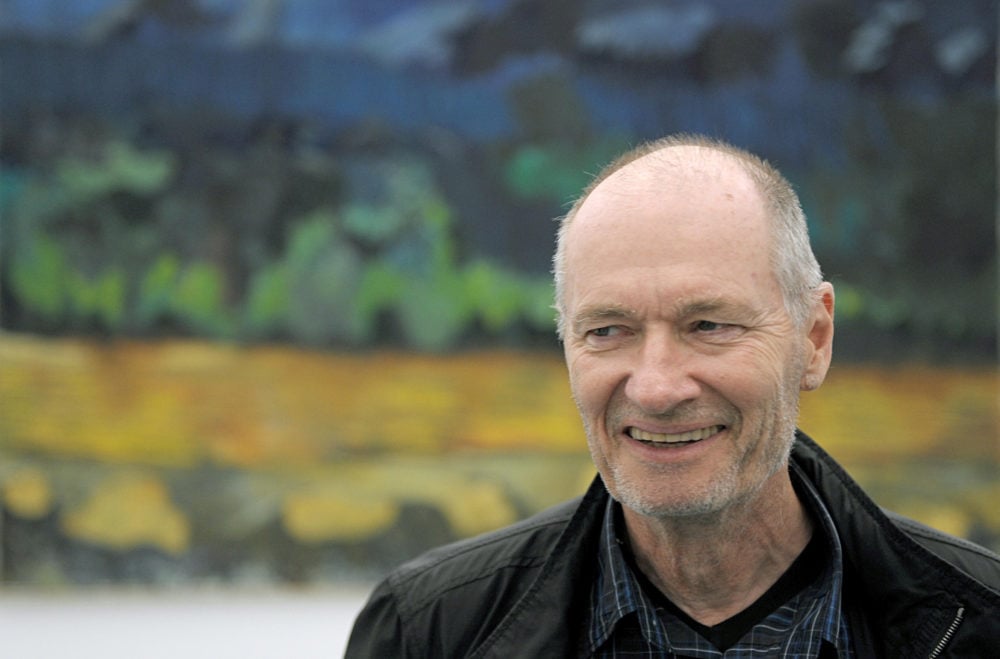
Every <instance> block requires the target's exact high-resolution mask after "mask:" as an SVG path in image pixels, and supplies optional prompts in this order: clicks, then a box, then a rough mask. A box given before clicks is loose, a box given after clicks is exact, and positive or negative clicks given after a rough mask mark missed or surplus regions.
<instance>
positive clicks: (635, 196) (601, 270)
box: [564, 149, 773, 295]
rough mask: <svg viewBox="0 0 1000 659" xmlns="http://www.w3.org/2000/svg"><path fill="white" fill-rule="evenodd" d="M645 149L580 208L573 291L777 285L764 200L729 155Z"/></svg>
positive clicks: (572, 242)
mask: <svg viewBox="0 0 1000 659" xmlns="http://www.w3.org/2000/svg"><path fill="white" fill-rule="evenodd" d="M670 151H671V153H668V154H660V153H654V154H650V155H648V156H645V157H643V158H641V159H639V160H637V161H635V162H633V163H631V164H629V165H627V166H625V167H623V168H622V169H620V170H618V171H617V172H615V173H613V174H612V175H610V176H609V177H608V178H607V179H605V180H604V181H603V182H602V183H601V184H600V185H598V186H597V187H596V188H595V189H594V190H593V191H592V192H591V194H590V195H589V196H588V198H587V199H586V200H585V201H584V203H583V204H582V205H581V206H580V207H579V209H578V211H577V213H576V215H575V217H574V218H573V220H572V224H571V225H570V226H569V227H568V230H567V232H566V235H565V237H564V240H565V245H564V249H565V270H566V272H565V279H566V284H567V290H566V293H567V294H568V295H573V294H574V293H579V292H580V291H581V290H582V288H584V287H586V288H588V289H606V288H607V287H608V285H609V284H611V283H614V284H615V286H614V288H620V287H621V286H622V285H624V286H628V285H629V284H628V282H629V280H631V281H633V282H635V284H636V285H640V284H641V282H642V280H643V279H644V278H646V279H649V280H650V281H655V282H656V283H657V284H658V285H666V284H671V283H673V282H674V281H675V280H678V279H683V280H685V281H689V282H693V281H695V280H698V281H702V280H703V281H706V282H716V283H718V284H719V285H721V286H722V287H724V288H726V289H731V290H740V289H741V287H746V286H750V287H752V286H754V285H755V282H756V283H757V284H760V283H761V282H762V281H764V280H766V282H765V283H766V285H768V286H770V284H771V283H773V274H772V272H771V267H770V253H771V245H770V240H771V235H770V231H769V224H768V220H767V214H766V212H765V209H764V202H763V198H762V196H761V194H760V192H759V190H758V188H757V186H756V185H755V184H754V182H753V181H752V180H751V179H750V177H749V176H748V175H747V174H746V173H745V171H744V170H743V169H742V167H740V166H739V165H737V164H736V163H735V162H734V161H733V159H732V158H731V157H728V156H723V155H721V154H714V153H710V154H707V155H706V154H704V153H691V152H690V151H679V152H674V151H675V150H674V149H671V150H670Z"/></svg>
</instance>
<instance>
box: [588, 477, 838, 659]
mask: <svg viewBox="0 0 1000 659" xmlns="http://www.w3.org/2000/svg"><path fill="white" fill-rule="evenodd" d="M791 474H792V480H793V482H794V483H795V484H796V489H797V491H798V492H799V496H800V497H802V499H803V501H804V503H805V505H806V507H807V509H808V510H809V511H810V512H811V513H812V515H813V519H814V520H815V521H817V522H818V524H817V529H816V530H817V532H819V533H822V534H824V537H825V539H826V549H827V561H826V566H825V568H824V570H823V574H822V576H821V577H820V578H819V579H817V580H816V581H814V582H813V583H812V584H810V585H808V586H806V587H805V588H804V589H803V590H801V591H799V593H798V594H796V595H794V596H793V597H792V598H791V599H790V600H788V601H787V602H785V604H784V605H782V606H779V607H778V608H777V609H776V610H775V611H773V612H772V613H771V614H770V615H768V616H767V617H766V618H764V619H763V620H761V621H760V622H758V623H757V624H756V625H754V626H753V627H752V628H751V629H750V630H749V631H748V632H747V633H746V634H744V636H743V637H742V638H741V639H740V640H739V641H738V642H737V643H736V644H735V645H733V646H732V647H730V648H729V649H728V650H726V651H725V652H722V651H720V650H718V649H717V648H716V647H715V646H713V645H712V644H711V642H709V641H708V640H706V639H705V638H704V637H702V636H701V635H700V634H698V632H696V631H695V630H693V629H692V628H691V627H689V626H688V625H687V624H685V623H684V622H683V621H682V620H681V619H680V618H678V617H676V616H675V615H674V614H673V613H671V612H670V611H669V610H667V609H664V608H657V607H655V606H654V605H653V604H652V603H651V602H650V601H649V599H648V598H647V597H646V595H645V593H644V592H643V590H642V588H641V586H640V585H639V582H638V580H637V579H636V577H635V575H634V574H632V569H631V568H630V567H629V564H628V562H627V561H626V559H625V556H624V554H623V552H622V547H621V544H620V543H619V541H618V540H617V537H616V531H615V523H614V518H615V515H614V508H613V507H614V506H616V505H618V504H616V503H615V502H614V501H613V500H611V501H609V504H608V509H607V512H606V513H605V519H604V527H603V530H602V533H601V541H600V553H599V556H598V569H597V578H596V579H595V581H594V587H593V588H592V591H591V612H592V617H591V620H590V625H589V641H590V650H591V655H592V656H594V657H600V658H616V657H663V658H675V657H676V658H682V657H691V658H694V659H750V658H752V659H761V658H762V657H768V658H771V657H789V658H791V657H794V658H795V659H805V658H809V657H816V658H818V657H820V656H821V655H820V652H821V651H822V652H823V654H822V657H824V658H825V657H838V658H839V659H853V653H852V651H851V644H850V642H849V637H848V629H847V623H846V619H845V616H843V615H841V590H842V585H843V577H844V570H843V554H842V551H841V547H840V540H839V539H838V537H837V530H836V528H835V527H834V525H833V520H832V519H831V518H830V515H829V513H828V512H827V510H826V507H825V506H824V505H823V502H822V501H821V500H820V498H819V495H818V494H817V493H816V491H815V490H814V489H813V487H812V485H811V484H810V483H809V482H808V481H807V480H806V479H805V478H804V477H802V476H801V475H800V474H798V473H797V471H796V468H795V467H794V465H793V466H792V471H791Z"/></svg>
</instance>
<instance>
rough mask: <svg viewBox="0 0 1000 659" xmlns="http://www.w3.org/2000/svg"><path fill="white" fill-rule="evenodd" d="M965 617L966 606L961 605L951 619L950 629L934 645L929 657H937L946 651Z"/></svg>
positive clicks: (931, 658)
mask: <svg viewBox="0 0 1000 659" xmlns="http://www.w3.org/2000/svg"><path fill="white" fill-rule="evenodd" d="M963 618H965V607H964V606H960V607H959V608H958V611H957V612H956V613H955V619H954V620H952V621H951V624H950V625H948V629H946V630H945V632H944V636H942V637H941V640H940V641H938V642H937V645H935V646H934V649H933V650H931V653H930V654H929V655H927V659H937V657H940V656H941V653H942V652H944V649H945V648H946V647H947V646H948V643H950V642H951V637H952V636H954V635H955V632H956V631H958V626H959V625H961V624H962V619H963Z"/></svg>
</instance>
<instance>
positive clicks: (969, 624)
mask: <svg viewBox="0 0 1000 659" xmlns="http://www.w3.org/2000/svg"><path fill="white" fill-rule="evenodd" d="M792 462H794V463H795V464H796V465H798V467H799V468H800V469H801V470H802V472H803V473H804V474H805V475H806V477H807V478H808V479H809V480H811V481H812V483H813V484H814V485H815V486H816V489H817V490H818V491H819V493H820V496H821V497H822V498H823V501H824V502H825V504H826V506H827V508H828V509H829V511H830V514H831V516H832V517H833V520H834V523H835V524H836V526H837V530H838V533H839V534H840V540H841V543H842V545H843V547H844V555H845V559H844V560H845V572H846V577H845V593H844V598H845V609H846V611H847V615H848V616H849V618H848V620H849V623H850V626H851V635H852V639H853V641H854V643H855V649H856V653H857V656H858V657H859V659H863V658H866V657H900V658H906V659H912V658H914V657H937V656H941V657H976V658H986V657H1000V557H998V556H996V555H994V554H992V553H991V552H988V551H987V550H985V549H983V548H981V547H978V546H976V545H974V544H972V543H969V542H966V541H964V540H960V539H957V538H953V537H951V536H948V535H945V534H943V533H940V532H938V531H935V530H933V529H930V528H928V527H926V526H923V525H921V524H918V523H916V522H914V521H912V520H908V519H905V518H902V517H899V516H897V515H893V514H891V513H889V514H886V513H885V512H883V511H882V510H881V509H879V508H878V507H877V506H876V505H875V503H874V502H873V501H872V500H871V499H870V498H868V496H867V495H865V494H864V492H862V491H861V488H860V487H859V486H858V485H857V483H855V482H854V481H853V480H852V479H851V478H850V477H849V476H848V475H847V473H846V472H845V471H844V470H843V469H842V468H841V467H840V466H839V465H838V464H837V463H836V462H835V461H834V460H833V459H832V458H831V457H830V456H829V455H827V453H826V452H824V451H823V450H822V449H821V448H819V447H818V446H817V445H816V444H815V443H814V442H813V441H812V440H811V439H809V438H808V437H806V436H805V435H804V434H801V433H799V435H798V438H797V441H796V443H795V446H794V448H793V451H792ZM607 496H608V495H607V493H606V491H605V489H604V486H603V484H602V483H601V482H600V480H599V479H598V480H596V481H595V483H594V484H593V485H592V486H591V488H590V490H589V491H588V492H587V494H586V495H584V497H583V498H582V499H577V500H574V501H571V502H568V503H565V504H562V505H560V506H557V507H555V508H552V509H550V510H547V511H545V512H542V513H540V514H538V515H536V516H534V517H532V518H529V519H527V520H524V521H522V522H520V523H518V524H515V525H513V526H510V527H507V528H504V529H501V530H499V531H496V532H493V533H489V534H486V535H483V536H480V537H476V538H472V539H470V540H465V541H462V542H458V543H455V544H452V545H448V546H445V547H441V548H438V549H434V550H432V551H430V552H428V553H426V554H424V555H423V556H420V557H418V558H416V559H415V560H413V561H410V562H409V563H407V564H405V565H403V566H402V567H400V568H398V569H396V570H395V571H393V572H392V573H391V574H390V575H389V576H388V577H386V579H385V580H384V581H383V582H382V583H381V584H379V585H378V586H377V587H376V589H375V591H374V592H373V593H372V595H371V597H370V599H369V601H368V603H367V604H366V605H365V607H364V609H363V610H362V611H361V613H360V614H359V616H358V619H357V622H356V623H355V627H354V631H353V633H352V636H351V639H350V642H349V644H348V648H347V655H346V656H347V657H348V658H349V659H352V658H361V657H371V658H378V659H382V658H385V657H504V658H509V657H578V656H586V654H587V651H586V648H585V647H583V646H582V643H583V642H584V639H585V637H586V630H584V629H583V627H584V625H585V624H586V620H587V619H588V618H587V611H586V610H585V607H586V606H587V605H588V594H589V589H590V587H591V581H592V569H593V564H594V562H595V561H594V557H595V555H596V547H597V544H598V538H599V535H600V528H601V520H602V516H603V513H604V508H605V505H606V502H607Z"/></svg>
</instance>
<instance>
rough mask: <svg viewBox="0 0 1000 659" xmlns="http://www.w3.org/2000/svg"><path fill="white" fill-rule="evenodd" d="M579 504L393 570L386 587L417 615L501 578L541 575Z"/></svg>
mask: <svg viewBox="0 0 1000 659" xmlns="http://www.w3.org/2000/svg"><path fill="white" fill-rule="evenodd" d="M579 503H580V499H579V498H576V499H572V500H570V501H566V502H563V503H561V504H558V505H556V506H553V507H552V508H549V509H547V510H544V511H542V512H540V513H537V514H535V515H533V516H531V517H528V518H526V519H524V520H521V521H519V522H516V523H515V524H512V525H510V526H506V527H503V528H501V529H497V530H495V531H491V532H488V533H485V534H482V535H478V536H475V537H473V538H468V539H465V540H460V541H458V542H454V543H451V544H447V545H443V546H441V547H437V548H434V549H431V550H429V551H427V552H425V553H423V554H421V555H420V556H417V557H416V558H414V559H412V560H410V561H407V562H406V563H404V564H402V565H401V566H399V567H397V568H396V569H394V570H393V571H392V572H391V573H390V574H389V575H388V577H386V585H388V586H390V587H391V588H392V590H393V591H395V592H396V594H397V597H399V598H400V602H399V603H400V606H401V608H402V609H411V610H412V609H419V608H421V607H422V606H424V605H425V604H426V603H428V602H430V601H433V600H436V599H438V598H440V597H441V596H443V595H445V594H447V593H448V592H449V591H455V590H458V589H461V588H462V587H464V586H471V585H474V584H475V583H476V582H483V581H486V582H489V581H491V580H493V579H495V578H497V575H498V574H499V573H503V572H506V573H517V572H520V571H524V570H529V571H530V570H532V569H537V568H538V567H540V566H541V564H542V563H543V562H544V561H545V560H546V559H547V558H548V557H549V555H550V554H551V551H552V548H553V546H554V545H555V543H556V541H557V540H558V539H559V537H560V536H561V535H562V532H563V531H564V530H565V528H566V525H567V524H568V522H569V521H570V519H571V518H572V517H573V515H574V513H575V511H576V510H577V508H578V506H579ZM507 578H510V577H509V576H508V577H507Z"/></svg>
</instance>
